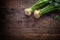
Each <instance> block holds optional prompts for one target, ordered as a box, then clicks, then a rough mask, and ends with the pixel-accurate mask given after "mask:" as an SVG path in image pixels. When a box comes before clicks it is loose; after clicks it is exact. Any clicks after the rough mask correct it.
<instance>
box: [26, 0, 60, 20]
mask: <svg viewBox="0 0 60 40" xmlns="http://www.w3.org/2000/svg"><path fill="white" fill-rule="evenodd" d="M46 4H47V6H44V5H46ZM42 6H44V7H43V8H41V7H42ZM53 10H60V0H38V1H37V2H36V3H35V4H33V5H32V7H29V8H26V9H25V14H26V15H28V16H30V15H31V14H32V13H33V12H34V17H35V18H37V19H38V18H40V16H42V15H43V14H46V13H48V12H51V11H53ZM56 18H57V17H56Z"/></svg>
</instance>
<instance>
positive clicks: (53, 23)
mask: <svg viewBox="0 0 60 40" xmlns="http://www.w3.org/2000/svg"><path fill="white" fill-rule="evenodd" d="M36 1H37V0H5V2H3V4H4V5H3V6H2V7H1V9H0V11H1V13H2V15H3V16H4V17H3V18H4V19H2V20H3V21H2V23H3V24H4V26H3V27H2V38H3V39H4V40H58V39H59V38H60V20H55V19H53V16H55V15H56V14H57V13H58V12H57V11H54V12H51V13H48V14H46V15H43V16H42V17H41V18H40V19H38V20H37V19H35V18H34V16H33V14H32V15H31V16H30V17H28V16H26V15H25V12H24V9H25V8H27V7H31V6H32V5H33V4H34V3H35V2H36Z"/></svg>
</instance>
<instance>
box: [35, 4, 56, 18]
mask: <svg viewBox="0 0 60 40" xmlns="http://www.w3.org/2000/svg"><path fill="white" fill-rule="evenodd" d="M55 9H56V6H55V5H54V4H53V3H52V4H49V5H48V6H46V7H44V8H43V9H40V10H35V12H34V17H35V18H37V19H38V18H39V17H40V16H42V15H43V14H46V13H48V12H51V11H53V10H55Z"/></svg>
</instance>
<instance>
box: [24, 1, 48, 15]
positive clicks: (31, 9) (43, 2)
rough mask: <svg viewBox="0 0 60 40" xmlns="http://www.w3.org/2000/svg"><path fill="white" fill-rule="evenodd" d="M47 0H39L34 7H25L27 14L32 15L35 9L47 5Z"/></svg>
mask: <svg viewBox="0 0 60 40" xmlns="http://www.w3.org/2000/svg"><path fill="white" fill-rule="evenodd" d="M47 1H48V0H38V1H37V2H36V3H35V4H34V5H32V7H30V8H26V9H25V14H26V15H28V16H30V15H31V14H32V13H33V12H34V10H36V9H38V8H40V7H42V6H43V5H45V4H46V3H47Z"/></svg>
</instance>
